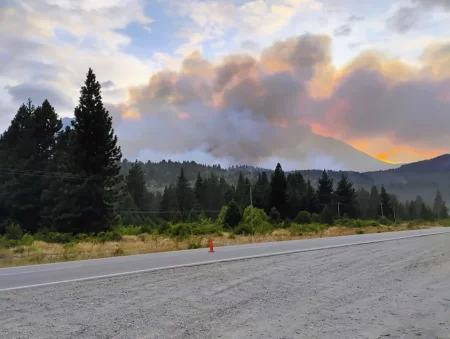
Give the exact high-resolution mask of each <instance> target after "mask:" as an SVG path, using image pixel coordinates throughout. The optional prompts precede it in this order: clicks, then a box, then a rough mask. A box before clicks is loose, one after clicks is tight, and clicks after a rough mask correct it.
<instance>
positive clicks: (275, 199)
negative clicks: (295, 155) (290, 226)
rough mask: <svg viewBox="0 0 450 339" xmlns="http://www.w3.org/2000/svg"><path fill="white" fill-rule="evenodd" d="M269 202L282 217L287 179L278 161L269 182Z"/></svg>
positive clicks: (284, 211) (284, 209)
mask: <svg viewBox="0 0 450 339" xmlns="http://www.w3.org/2000/svg"><path fill="white" fill-rule="evenodd" d="M270 188H271V191H270V203H271V206H272V207H275V208H276V210H277V211H278V212H279V213H280V215H281V217H282V218H284V217H285V214H286V201H287V194H286V189H287V181H286V177H285V175H284V172H283V169H282V168H281V165H280V164H279V163H278V164H277V167H276V168H275V172H274V173H273V174H272V180H271V182H270Z"/></svg>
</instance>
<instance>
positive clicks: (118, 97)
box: [0, 0, 156, 129]
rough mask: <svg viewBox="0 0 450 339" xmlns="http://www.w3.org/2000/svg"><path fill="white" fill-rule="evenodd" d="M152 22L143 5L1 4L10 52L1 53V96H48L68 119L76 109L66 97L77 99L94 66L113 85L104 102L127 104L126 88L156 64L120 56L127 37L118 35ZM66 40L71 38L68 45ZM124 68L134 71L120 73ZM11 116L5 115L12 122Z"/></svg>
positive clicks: (50, 0) (1, 34) (1, 32)
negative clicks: (133, 24) (124, 30)
mask: <svg viewBox="0 0 450 339" xmlns="http://www.w3.org/2000/svg"><path fill="white" fill-rule="evenodd" d="M151 21H152V20H151V19H150V18H148V17H147V16H145V15H144V1H143V0H127V1H118V0H108V1H100V2H99V3H98V4H94V3H93V2H91V1H87V0H79V1H75V2H67V1H56V0H35V1H26V2H25V1H7V2H1V4H0V22H1V23H2V24H1V25H0V40H1V41H2V43H3V44H4V45H5V46H8V48H7V49H3V50H2V51H1V52H0V78H2V80H3V81H2V83H4V86H2V87H0V96H7V98H8V100H13V99H12V98H10V96H11V95H12V94H14V96H15V97H21V96H22V94H21V93H23V91H22V89H28V90H30V92H29V93H28V95H27V98H28V96H29V97H31V99H32V100H33V102H35V101H38V100H41V99H39V98H41V97H42V95H48V96H49V97H48V99H49V100H50V101H51V103H52V104H53V105H55V107H56V109H57V111H58V113H59V114H61V115H63V116H67V115H71V114H73V107H74V106H73V105H71V104H70V103H71V100H70V99H67V98H68V97H70V98H72V99H74V98H77V97H78V96H79V87H80V84H82V83H83V81H84V78H85V74H86V72H87V70H88V68H89V67H92V68H93V69H94V71H95V72H96V74H97V76H98V77H99V78H100V79H110V81H112V82H114V84H115V85H116V88H114V89H112V88H107V87H108V86H106V87H105V90H104V92H103V97H104V99H105V100H107V101H111V102H113V103H119V102H123V101H125V100H126V99H127V91H126V89H125V88H126V87H128V86H129V85H132V84H135V85H137V84H139V83H142V82H144V81H145V80H146V79H147V78H148V75H149V74H151V72H152V68H153V67H154V66H155V68H156V65H154V64H152V61H151V60H139V59H138V58H137V57H134V56H132V55H128V54H126V53H124V52H123V48H124V47H125V46H126V45H127V44H129V43H130V37H128V36H126V35H125V34H123V33H120V32H119V30H121V29H124V28H125V27H127V25H128V24H130V23H133V22H135V23H136V22H137V23H139V24H142V25H150V24H151ZM60 32H65V34H63V35H61V34H59V33H60ZM66 36H70V37H71V38H70V39H69V40H70V41H69V42H68V40H67V39H66V38H65V37H66ZM124 68H127V69H130V70H132V71H130V72H123V69H124ZM6 86H9V87H8V88H9V91H7V90H6V89H5V88H6ZM2 91H3V92H4V93H3V94H2V93H1V92H2ZM61 93H64V94H63V95H61ZM23 95H25V93H23ZM20 100H22V99H20ZM52 100H54V101H56V102H52ZM15 111H16V108H14V109H11V110H8V111H6V112H5V113H4V114H6V115H7V116H8V117H9V118H11V117H12V116H13V115H14V113H15ZM5 127H6V126H5V125H3V124H2V125H1V126H0V128H2V129H4V128H5Z"/></svg>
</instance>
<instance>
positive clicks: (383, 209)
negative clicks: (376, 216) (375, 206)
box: [379, 185, 393, 218]
mask: <svg viewBox="0 0 450 339" xmlns="http://www.w3.org/2000/svg"><path fill="white" fill-rule="evenodd" d="M379 206H380V207H379V208H380V215H383V216H385V217H387V218H393V212H392V204H391V197H390V196H389V193H388V192H387V191H386V189H385V188H384V186H383V185H382V186H381V192H380V205H379Z"/></svg>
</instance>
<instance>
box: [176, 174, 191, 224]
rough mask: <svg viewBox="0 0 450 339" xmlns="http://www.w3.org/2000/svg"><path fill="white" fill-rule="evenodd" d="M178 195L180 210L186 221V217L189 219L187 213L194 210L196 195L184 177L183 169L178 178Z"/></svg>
mask: <svg viewBox="0 0 450 339" xmlns="http://www.w3.org/2000/svg"><path fill="white" fill-rule="evenodd" d="M176 194H177V203H178V210H179V211H180V213H181V215H182V216H183V219H185V216H186V217H187V213H188V212H189V211H190V210H191V209H192V208H194V194H193V192H192V189H191V187H189V184H188V181H187V179H186V177H185V176H184V170H183V168H181V170H180V175H179V176H178V181H177V186H176Z"/></svg>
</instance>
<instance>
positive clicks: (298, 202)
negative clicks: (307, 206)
mask: <svg viewBox="0 0 450 339" xmlns="http://www.w3.org/2000/svg"><path fill="white" fill-rule="evenodd" d="M305 193H306V183H305V179H303V175H302V174H301V173H300V171H295V172H293V173H289V175H288V176H287V216H288V217H289V218H290V219H294V218H295V217H296V216H297V214H298V213H299V212H300V211H301V210H302V209H303V208H304V197H305Z"/></svg>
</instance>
